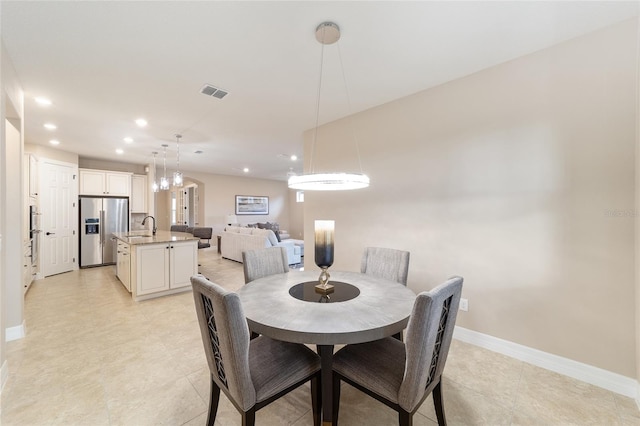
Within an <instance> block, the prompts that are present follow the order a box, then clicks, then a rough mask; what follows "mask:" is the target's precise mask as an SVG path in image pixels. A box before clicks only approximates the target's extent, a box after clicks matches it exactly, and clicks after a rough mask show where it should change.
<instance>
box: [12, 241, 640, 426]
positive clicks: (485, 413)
mask: <svg viewBox="0 0 640 426" xmlns="http://www.w3.org/2000/svg"><path fill="white" fill-rule="evenodd" d="M199 253H200V261H201V264H202V267H201V272H203V273H204V274H205V275H207V276H208V278H210V279H211V280H212V281H215V282H217V283H219V284H221V285H223V286H225V287H227V288H230V289H237V288H238V287H239V286H241V285H242V284H243V275H242V267H241V265H240V264H237V263H235V262H231V261H227V260H224V259H221V258H220V256H219V255H218V254H217V253H216V252H215V247H213V248H211V249H207V250H200V252H199ZM25 318H26V324H27V336H26V337H25V338H24V339H21V340H17V341H13V342H9V343H8V354H7V358H8V363H9V379H8V382H7V384H6V386H5V388H4V390H3V392H2V395H1V396H2V404H1V418H0V419H1V424H2V425H3V426H9V425H20V426H24V425H91V426H94V425H96V426H97V425H189V426H191V425H204V424H205V422H206V412H207V399H208V393H209V387H208V386H209V382H208V374H209V373H208V369H207V364H206V360H205V357H204V352H203V349H202V343H201V341H200V335H199V331H198V327H197V324H196V315H195V310H194V308H193V299H192V295H191V293H190V292H188V293H183V294H180V295H174V296H168V297H163V298H159V299H154V300H149V301H144V302H139V303H135V302H133V301H132V300H131V297H130V295H129V294H128V293H127V292H126V291H125V290H124V288H123V287H122V285H121V284H120V283H119V281H117V279H116V278H115V270H114V267H111V266H109V267H102V268H93V269H83V270H80V271H75V272H69V273H66V274H61V275H58V276H53V277H49V278H47V279H44V280H40V281H36V282H35V283H34V284H33V285H32V287H31V289H30V290H29V292H28V293H27V297H26V302H25ZM443 380H444V382H443V383H444V384H443V386H444V398H445V407H446V414H447V419H448V421H449V424H452V425H457V424H460V425H640V412H639V411H638V409H637V407H636V406H635V402H634V401H633V400H632V399H630V398H626V397H622V396H620V395H617V394H614V393H612V392H609V391H606V390H603V389H600V388H597V387H594V386H591V385H588V384H585V383H582V382H579V381H576V380H573V379H570V378H567V377H564V376H561V375H558V374H555V373H552V372H549V371H546V370H543V369H540V368H537V367H534V366H532V365H529V364H526V363H524V362H521V361H517V360H514V359H511V358H508V357H506V356H503V355H500V354H496V353H493V352H490V351H487V350H484V349H481V348H478V347H475V346H472V345H469V344H465V343H462V342H459V341H454V343H453V345H452V348H451V351H450V354H449V360H448V362H447V367H446V368H445V373H444V379H443ZM343 389H344V390H343V391H342V402H341V409H340V424H341V425H345V426H348V425H393V424H397V421H396V415H395V413H394V412H393V411H391V410H390V409H387V408H386V407H385V406H384V405H382V404H380V403H378V402H377V401H375V400H373V399H370V398H368V397H366V396H364V395H363V394H361V393H358V392H357V391H355V390H353V389H352V388H351V387H349V386H348V385H344V388H343ZM256 418H257V421H256V422H257V424H259V425H273V426H276V425H277V426H280V425H297V426H299V425H310V424H312V417H311V412H310V397H309V391H308V388H307V387H305V388H300V389H298V390H296V391H294V392H292V393H291V394H289V395H288V396H287V397H285V398H282V399H281V400H279V401H277V402H276V403H274V404H272V405H271V406H269V407H267V408H265V409H263V410H261V411H260V412H258V414H257V416H256ZM414 422H415V425H416V426H422V425H435V424H436V422H435V413H434V411H433V408H432V401H431V399H430V398H429V399H427V400H426V401H425V403H424V404H423V405H422V407H421V408H420V409H419V411H418V413H416V415H415V416H414ZM216 424H217V425H238V424H240V417H239V415H238V413H237V412H236V410H235V409H234V408H233V406H232V405H231V403H229V402H228V401H227V400H226V398H225V397H224V396H222V397H221V404H220V408H219V411H218V418H217V421H216Z"/></svg>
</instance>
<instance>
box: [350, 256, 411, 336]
mask: <svg viewBox="0 0 640 426" xmlns="http://www.w3.org/2000/svg"><path fill="white" fill-rule="evenodd" d="M360 272H362V273H363V274H369V275H374V276H376V277H380V278H385V279H387V280H391V281H395V282H398V283H400V284H403V285H407V276H408V275H409V252H408V251H404V250H396V249H390V248H383V247H366V248H365V249H364V253H363V254H362V261H361V263H360ZM393 337H395V338H396V339H398V340H402V331H401V332H399V333H397V334H394V335H393Z"/></svg>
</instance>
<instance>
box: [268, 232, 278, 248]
mask: <svg viewBox="0 0 640 426" xmlns="http://www.w3.org/2000/svg"><path fill="white" fill-rule="evenodd" d="M268 238H269V242H270V243H271V245H272V246H276V245H278V239H277V238H276V234H274V233H273V231H272V230H269V236H268Z"/></svg>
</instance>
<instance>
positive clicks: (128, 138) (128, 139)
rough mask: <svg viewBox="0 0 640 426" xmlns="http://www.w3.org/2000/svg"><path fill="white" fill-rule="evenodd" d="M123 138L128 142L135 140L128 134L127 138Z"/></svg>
mask: <svg viewBox="0 0 640 426" xmlns="http://www.w3.org/2000/svg"><path fill="white" fill-rule="evenodd" d="M122 140H123V141H125V142H126V143H132V142H133V138H130V137H129V136H127V137H126V138H124V139H122Z"/></svg>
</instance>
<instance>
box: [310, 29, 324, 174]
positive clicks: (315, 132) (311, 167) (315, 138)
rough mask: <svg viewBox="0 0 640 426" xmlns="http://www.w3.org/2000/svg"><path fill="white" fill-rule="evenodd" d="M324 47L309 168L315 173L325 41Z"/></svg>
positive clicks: (321, 51) (321, 53) (321, 55)
mask: <svg viewBox="0 0 640 426" xmlns="http://www.w3.org/2000/svg"><path fill="white" fill-rule="evenodd" d="M324 33H325V27H322V39H323V40H324V35H325V34H324ZM321 44H322V49H320V77H319V79H318V93H317V100H316V128H315V130H314V132H313V139H312V141H311V158H309V170H310V171H311V173H315V169H314V167H313V154H314V153H315V151H316V140H317V139H318V125H319V123H320V95H321V94H322V66H323V64H324V43H321Z"/></svg>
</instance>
